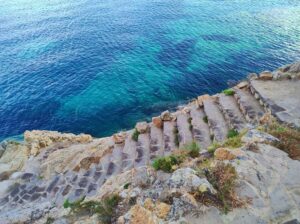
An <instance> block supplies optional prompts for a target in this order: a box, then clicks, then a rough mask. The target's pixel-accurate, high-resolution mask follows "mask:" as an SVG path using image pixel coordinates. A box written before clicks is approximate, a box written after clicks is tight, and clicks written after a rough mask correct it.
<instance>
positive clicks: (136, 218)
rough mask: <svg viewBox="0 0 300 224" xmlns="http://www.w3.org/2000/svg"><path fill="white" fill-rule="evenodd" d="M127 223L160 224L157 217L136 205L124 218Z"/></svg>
mask: <svg viewBox="0 0 300 224" xmlns="http://www.w3.org/2000/svg"><path fill="white" fill-rule="evenodd" d="M124 219H125V223H130V224H140V223H144V224H158V223H160V221H159V219H158V218H157V216H156V215H155V214H154V213H152V212H151V211H149V210H147V209H145V208H144V207H142V206H141V205H134V206H133V207H131V209H130V210H129V211H128V212H127V213H126V215H125V216H124Z"/></svg>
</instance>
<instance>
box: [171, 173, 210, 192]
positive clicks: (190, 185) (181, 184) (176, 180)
mask: <svg viewBox="0 0 300 224" xmlns="http://www.w3.org/2000/svg"><path fill="white" fill-rule="evenodd" d="M168 185H169V186H170V187H171V188H184V189H185V190H186V191H187V192H193V191H198V190H199V187H200V186H201V185H203V186H205V187H207V189H209V191H210V192H214V191H215V190H214V189H213V187H212V186H211V184H210V183H209V182H208V181H207V180H206V178H200V177H198V176H197V175H196V171H195V170H193V169H191V168H181V169H178V170H176V171H175V172H174V173H173V174H172V176H171V178H170V179H169V183H168Z"/></svg>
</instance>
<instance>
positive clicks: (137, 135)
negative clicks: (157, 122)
mask: <svg viewBox="0 0 300 224" xmlns="http://www.w3.org/2000/svg"><path fill="white" fill-rule="evenodd" d="M139 135H140V132H139V131H138V130H137V129H136V128H135V129H134V132H133V133H132V136H131V138H132V140H134V141H136V142H137V141H138V138H139Z"/></svg>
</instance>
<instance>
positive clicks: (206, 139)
mask: <svg viewBox="0 0 300 224" xmlns="http://www.w3.org/2000/svg"><path fill="white" fill-rule="evenodd" d="M189 108H190V115H191V118H192V125H193V136H194V139H195V141H196V142H197V143H198V144H199V145H200V148H201V149H207V147H208V146H209V145H210V144H211V139H210V132H209V126H208V123H206V122H205V121H204V120H205V119H204V117H205V116H206V115H205V113H204V111H203V109H202V108H198V105H197V104H192V105H190V107H189Z"/></svg>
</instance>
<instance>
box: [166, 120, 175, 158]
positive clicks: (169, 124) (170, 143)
mask: <svg viewBox="0 0 300 224" xmlns="http://www.w3.org/2000/svg"><path fill="white" fill-rule="evenodd" d="M175 124H176V123H175V122H174V121H165V122H164V125H163V126H164V127H163V135H164V136H163V137H164V155H170V154H171V152H172V151H173V150H175V149H176V148H178V147H177V146H176V145H175V134H174V130H175Z"/></svg>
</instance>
